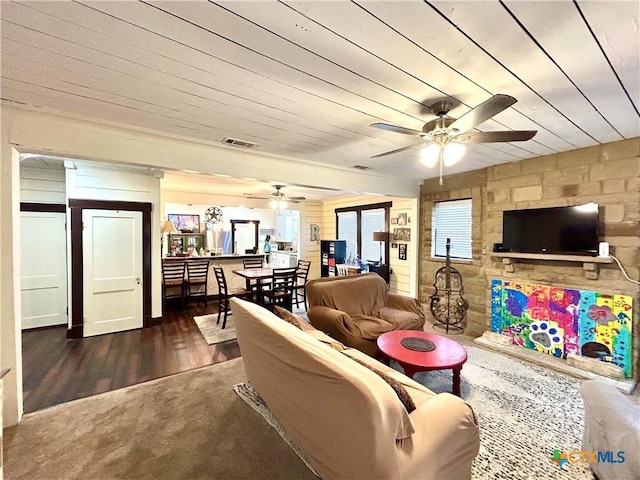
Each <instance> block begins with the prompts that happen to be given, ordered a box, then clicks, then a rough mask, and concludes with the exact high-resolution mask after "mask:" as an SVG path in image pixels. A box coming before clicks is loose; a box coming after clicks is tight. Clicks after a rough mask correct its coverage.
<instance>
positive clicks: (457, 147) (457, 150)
mask: <svg viewBox="0 0 640 480" xmlns="http://www.w3.org/2000/svg"><path fill="white" fill-rule="evenodd" d="M465 150H466V147H465V146H464V145H462V144H461V143H449V144H447V146H446V147H444V166H445V167H449V166H451V165H453V164H455V163H458V162H459V161H460V159H461V158H462V156H463V155H464V152H465Z"/></svg>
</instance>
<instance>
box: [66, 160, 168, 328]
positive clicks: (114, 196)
mask: <svg viewBox="0 0 640 480" xmlns="http://www.w3.org/2000/svg"><path fill="white" fill-rule="evenodd" d="M65 168H66V183H67V201H66V202H65V203H67V205H68V204H69V202H68V200H69V199H91V200H107V201H119V202H145V203H151V204H152V207H151V208H152V212H151V279H152V280H151V316H152V317H154V318H156V317H160V316H162V291H161V289H162V285H161V282H160V278H162V273H161V264H160V247H161V241H162V235H161V234H160V230H161V228H162V227H161V223H160V213H159V212H160V178H159V176H158V174H157V173H156V172H153V171H134V170H130V169H127V168H126V167H125V166H124V165H120V166H117V165H116V166H113V165H106V164H101V163H96V162H83V161H74V162H65ZM156 232H157V235H156V234H155V233H156ZM67 246H68V247H67V248H68V250H67V251H68V255H67V258H69V259H70V258H71V252H70V248H71V229H67ZM68 268H69V273H68V278H69V281H71V261H69V262H68ZM69 292H71V285H69ZM70 294H71V293H69V295H70ZM71 305H72V303H71V298H69V327H71V318H72V312H71Z"/></svg>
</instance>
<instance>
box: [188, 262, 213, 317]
mask: <svg viewBox="0 0 640 480" xmlns="http://www.w3.org/2000/svg"><path fill="white" fill-rule="evenodd" d="M186 263H187V285H186V290H187V301H188V300H189V299H190V298H191V297H204V306H205V307H206V306H207V280H208V278H209V260H187V261H186Z"/></svg>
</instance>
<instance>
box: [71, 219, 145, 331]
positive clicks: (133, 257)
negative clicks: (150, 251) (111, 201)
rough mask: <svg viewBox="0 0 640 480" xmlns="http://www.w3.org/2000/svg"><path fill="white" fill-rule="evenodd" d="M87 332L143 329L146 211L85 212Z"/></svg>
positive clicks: (84, 299)
mask: <svg viewBox="0 0 640 480" xmlns="http://www.w3.org/2000/svg"><path fill="white" fill-rule="evenodd" d="M82 264H83V275H84V281H83V288H84V295H83V301H84V312H83V314H84V336H85V337H88V336H92V335H100V334H103V333H112V332H120V331H123V330H131V329H133V328H141V327H142V212H129V211H121V210H90V209H85V210H83V212H82Z"/></svg>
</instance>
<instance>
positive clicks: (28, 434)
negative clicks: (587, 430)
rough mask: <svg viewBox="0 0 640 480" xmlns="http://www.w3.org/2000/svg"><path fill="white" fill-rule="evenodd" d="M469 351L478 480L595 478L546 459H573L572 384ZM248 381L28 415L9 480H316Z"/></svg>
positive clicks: (181, 380) (187, 384) (436, 378)
mask: <svg viewBox="0 0 640 480" xmlns="http://www.w3.org/2000/svg"><path fill="white" fill-rule="evenodd" d="M468 351H469V360H468V362H467V363H466V364H465V366H464V368H463V369H462V397H463V398H464V399H465V400H467V401H468V402H469V403H470V404H471V405H472V406H473V408H474V410H475V411H476V414H477V416H478V421H479V424H480V430H481V450H480V454H479V455H478V457H477V459H476V461H475V462H474V470H473V471H474V479H487V480H488V479H501V480H502V479H529V478H536V479H537V478H542V479H547V478H549V479H551V478H553V479H567V480H568V479H571V480H582V479H590V478H592V477H591V475H590V473H589V471H588V469H587V467H586V466H585V465H582V464H566V465H564V467H563V468H562V469H560V468H559V467H558V466H557V465H556V464H555V463H553V462H551V460H550V459H549V457H550V456H551V454H552V453H553V450H554V449H558V450H560V451H561V452H568V451H570V450H580V439H581V435H582V402H581V400H580V397H579V394H578V390H577V389H578V385H579V381H577V380H575V379H573V378H570V377H565V376H563V375H559V374H556V373H553V372H551V371H548V370H545V369H543V368H540V367H536V366H532V365H530V364H525V363H523V362H520V361H517V360H513V359H510V358H508V357H505V356H502V355H499V354H496V353H493V352H489V351H486V350H483V349H480V348H477V347H468ZM398 368H399V367H398ZM416 377H417V380H418V381H420V382H422V383H424V384H425V385H427V386H428V387H429V388H431V389H432V390H434V391H436V392H439V391H450V389H451V372H450V371H444V372H430V373H428V374H427V373H421V374H418V375H417V376H416ZM244 381H246V377H245V373H244V369H243V366H242V359H235V360H231V361H228V362H225V363H222V364H218V365H213V366H210V367H204V368H200V369H197V370H192V371H190V372H185V373H181V374H178V375H174V376H171V377H165V378H161V379H158V380H154V381H151V382H146V383H142V384H138V385H135V386H132V387H129V388H125V389H122V390H117V391H114V392H109V393H105V394H101V395H97V396H94V397H89V398H85V399H81V400H77V401H73V402H70V403H67V404H64V405H60V406H57V407H53V408H49V409H46V410H41V411H39V412H35V413H33V414H29V415H25V417H24V419H23V422H22V423H21V424H20V425H18V426H16V427H10V428H8V429H6V430H5V445H4V455H5V464H4V474H5V478H6V479H8V480H14V479H15V480H18V479H25V480H26V479H29V480H31V479H47V480H49V479H52V480H53V479H87V478H91V479H96V480H102V479H112V478H113V479H115V478H117V479H129V478H130V479H172V480H173V479H211V478H215V479H221V480H225V479H258V478H260V479H263V478H264V479H266V478H269V479H271V478H273V479H310V480H311V479H314V478H316V477H315V476H314V475H313V473H312V472H311V471H310V470H309V469H308V468H307V467H306V466H305V464H304V463H303V462H302V461H301V460H300V459H299V458H298V456H297V455H296V454H295V453H294V451H293V450H292V449H291V448H289V446H288V445H287V443H286V442H285V441H284V440H283V439H282V438H281V437H280V436H279V435H278V433H277V432H276V430H275V429H273V428H272V427H271V426H270V425H269V424H268V423H267V422H266V421H265V420H264V419H263V418H262V417H261V416H260V415H259V414H258V413H256V412H255V411H254V410H252V408H251V407H249V406H248V405H247V404H246V403H245V402H244V401H243V400H242V399H241V398H239V397H238V396H237V395H236V394H235V393H234V391H233V386H234V385H236V384H238V383H242V382H244ZM443 454H446V452H443ZM451 480H453V479H451Z"/></svg>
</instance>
